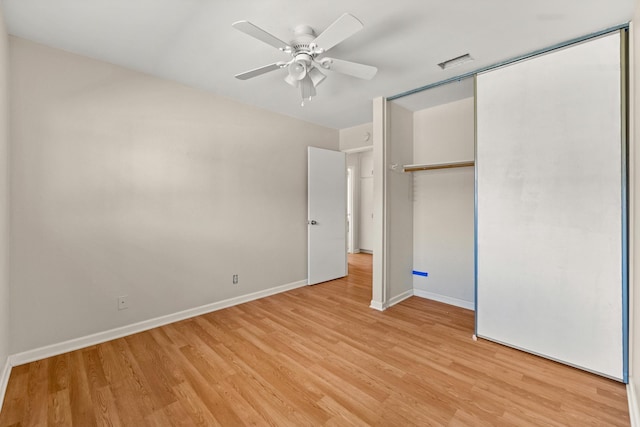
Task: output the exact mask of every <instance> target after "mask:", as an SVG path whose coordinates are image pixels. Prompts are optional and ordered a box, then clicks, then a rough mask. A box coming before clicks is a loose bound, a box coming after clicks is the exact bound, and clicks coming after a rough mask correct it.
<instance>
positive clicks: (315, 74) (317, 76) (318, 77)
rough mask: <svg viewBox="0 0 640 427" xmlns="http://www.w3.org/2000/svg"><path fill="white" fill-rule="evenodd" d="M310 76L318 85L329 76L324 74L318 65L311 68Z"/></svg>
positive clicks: (314, 83)
mask: <svg viewBox="0 0 640 427" xmlns="http://www.w3.org/2000/svg"><path fill="white" fill-rule="evenodd" d="M309 78H311V82H312V83H313V86H314V87H316V86H318V85H319V84H320V83H322V82H323V81H324V79H326V78H327V76H325V75H324V74H322V72H321V71H320V70H318V69H317V68H316V67H313V68H311V69H310V70H309Z"/></svg>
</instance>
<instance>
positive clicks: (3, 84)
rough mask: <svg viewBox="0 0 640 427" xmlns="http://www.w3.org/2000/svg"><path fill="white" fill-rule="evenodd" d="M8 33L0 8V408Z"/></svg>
mask: <svg viewBox="0 0 640 427" xmlns="http://www.w3.org/2000/svg"><path fill="white" fill-rule="evenodd" d="M7 68H8V64H7V30H6V27H5V23H4V16H3V15H2V8H1V7H0V407H1V405H2V400H3V396H4V381H6V380H8V378H5V375H8V370H7V371H4V368H5V366H8V365H7V357H8V355H9V323H10V316H9V306H10V304H9V298H10V294H9V272H8V258H9V250H8V246H9V245H8V242H9V239H8V228H7V227H8V211H9V208H8V204H9V193H8V181H7V178H8V168H9V164H8V133H9V132H8V125H9V123H8V120H7V113H8V111H7V110H8V108H7Z"/></svg>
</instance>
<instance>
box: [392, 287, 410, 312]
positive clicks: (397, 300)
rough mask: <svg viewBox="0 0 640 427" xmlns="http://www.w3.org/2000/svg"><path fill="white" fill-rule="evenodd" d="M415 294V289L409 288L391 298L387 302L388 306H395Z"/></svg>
mask: <svg viewBox="0 0 640 427" xmlns="http://www.w3.org/2000/svg"><path fill="white" fill-rule="evenodd" d="M412 296H413V289H409V290H408V291H405V292H403V293H401V294H400V295H396V296H395V297H393V298H391V299H390V300H389V302H388V303H387V308H389V307H391V306H394V305H396V304H398V303H400V302H402V301H404V300H406V299H407V298H411V297H412Z"/></svg>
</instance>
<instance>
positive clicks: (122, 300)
mask: <svg viewBox="0 0 640 427" xmlns="http://www.w3.org/2000/svg"><path fill="white" fill-rule="evenodd" d="M127 308H129V298H128V297H127V295H121V296H119V297H118V310H125V309H127Z"/></svg>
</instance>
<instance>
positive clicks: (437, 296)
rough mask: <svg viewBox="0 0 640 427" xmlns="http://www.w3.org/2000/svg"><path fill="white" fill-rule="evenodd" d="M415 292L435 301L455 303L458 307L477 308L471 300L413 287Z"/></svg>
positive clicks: (419, 295) (418, 295) (421, 296)
mask: <svg viewBox="0 0 640 427" xmlns="http://www.w3.org/2000/svg"><path fill="white" fill-rule="evenodd" d="M413 294H414V295H415V296H417V297H420V298H426V299H432V300H434V301H438V302H443V303H445V304H449V305H455V306H456V307H461V308H466V309H467V310H475V305H474V304H473V302H471V301H464V300H461V299H457V298H451V297H448V296H445V295H440V294H434V293H433V292H427V291H423V290H420V289H415V288H414V289H413Z"/></svg>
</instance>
